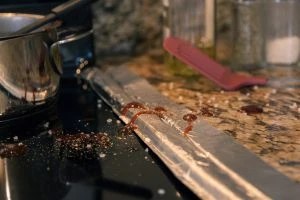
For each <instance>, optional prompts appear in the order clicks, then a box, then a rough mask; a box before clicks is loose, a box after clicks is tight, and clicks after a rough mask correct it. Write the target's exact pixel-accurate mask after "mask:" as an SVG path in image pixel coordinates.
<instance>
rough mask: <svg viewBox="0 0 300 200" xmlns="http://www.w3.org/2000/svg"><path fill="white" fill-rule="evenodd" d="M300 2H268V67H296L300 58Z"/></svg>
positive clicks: (266, 36)
mask: <svg viewBox="0 0 300 200" xmlns="http://www.w3.org/2000/svg"><path fill="white" fill-rule="evenodd" d="M299 10H300V1H299V0H266V10H265V27H266V34H265V55H266V62H267V64H268V65H282V66H288V65H295V64H297V63H298V62H299V57H300V22H299V20H300V12H299Z"/></svg>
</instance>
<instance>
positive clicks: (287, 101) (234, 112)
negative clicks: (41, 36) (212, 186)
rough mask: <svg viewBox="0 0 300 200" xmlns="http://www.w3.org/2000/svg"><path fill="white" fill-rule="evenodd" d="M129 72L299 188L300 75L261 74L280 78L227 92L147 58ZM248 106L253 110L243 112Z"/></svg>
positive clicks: (130, 65) (133, 65) (274, 72)
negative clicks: (216, 129)
mask: <svg viewBox="0 0 300 200" xmlns="http://www.w3.org/2000/svg"><path fill="white" fill-rule="evenodd" d="M128 66H129V67H130V68H131V69H132V70H133V71H135V72H136V73H138V74H139V75H140V76H142V77H144V78H146V79H147V80H148V81H149V82H150V83H151V84H152V85H153V86H155V87H156V88H157V89H158V90H159V91H161V93H162V94H163V95H165V96H167V97H169V98H170V99H171V100H173V101H175V102H177V103H179V104H184V105H185V106H186V107H188V108H189V109H191V110H192V111H193V112H194V113H196V114H197V115H198V116H200V117H201V118H202V119H203V120H205V121H207V122H209V123H210V124H211V125H213V126H215V127H216V128H218V129H219V130H221V131H223V132H225V133H227V134H228V135H231V136H232V137H234V138H235V139H236V140H237V141H238V142H240V143H241V144H243V145H244V146H245V147H246V148H248V149H249V150H250V151H252V152H254V153H256V154H257V155H258V156H259V157H261V158H262V159H263V160H264V161H265V162H267V163H269V164H270V165H272V166H273V167H274V168H276V169H277V170H279V171H280V172H282V173H283V174H285V175H287V176H288V177H290V178H291V179H293V180H294V181H297V182H300V123H299V122H300V120H299V119H300V84H299V82H300V80H299V77H300V70H295V71H293V72H292V73H291V72H290V71H285V70H284V71H283V72H282V71H281V70H277V69H274V70H270V69H268V70H265V71H263V70H261V71H259V73H267V74H268V75H269V76H272V77H276V79H275V80H276V81H275V82H273V81H272V82H271V83H272V86H266V87H256V86H254V87H251V88H244V89H242V90H240V91H233V92H227V91H222V90H221V89H220V88H218V87H217V86H215V85H214V84H213V83H212V82H210V81H209V80H207V79H206V78H204V77H202V76H198V75H193V76H185V77H183V76H175V75H173V74H172V73H170V71H169V70H168V68H167V67H166V66H164V65H163V64H161V63H158V62H156V61H154V60H153V59H150V58H149V57H147V56H143V57H140V58H137V59H134V60H133V61H130V62H129V63H128ZM283 74H284V76H285V77H284V76H283ZM287 75H288V76H293V77H297V78H296V79H293V80H292V81H287V80H290V78H289V79H287V78H286V76H287ZM275 86H276V87H275ZM278 86H280V87H278ZM245 106H250V107H246V109H245ZM253 170H255V169H253Z"/></svg>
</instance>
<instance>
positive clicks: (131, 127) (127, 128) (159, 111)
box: [119, 102, 167, 135]
mask: <svg viewBox="0 0 300 200" xmlns="http://www.w3.org/2000/svg"><path fill="white" fill-rule="evenodd" d="M132 106H135V107H132ZM130 108H139V109H144V110H142V111H140V112H138V113H136V114H135V115H134V116H133V117H132V118H131V120H130V122H129V123H128V124H127V125H126V126H125V127H123V128H122V129H121V130H120V131H119V133H120V134H122V135H130V134H131V133H132V132H133V131H134V130H135V129H136V128H137V126H136V125H135V121H136V120H137V119H138V118H139V117H140V116H141V115H146V114H147V115H156V116H158V117H159V118H163V113H164V112H167V110H166V109H165V108H163V107H161V106H158V107H155V108H154V109H149V110H146V107H145V106H144V105H142V104H141V103H137V102H132V103H129V104H127V105H125V107H124V108H123V109H122V110H121V114H123V113H124V114H123V115H125V114H126V112H127V111H128V109H130Z"/></svg>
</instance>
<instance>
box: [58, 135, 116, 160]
mask: <svg viewBox="0 0 300 200" xmlns="http://www.w3.org/2000/svg"><path fill="white" fill-rule="evenodd" d="M111 145H112V143H111V141H110V138H109V137H108V136H106V135H105V134H103V133H93V134H85V133H79V134H71V135H59V136H56V137H55V147H56V148H57V149H58V150H59V151H61V150H64V152H65V155H66V156H68V157H81V156H84V157H86V156H90V155H91V156H94V155H96V154H97V151H98V150H104V149H107V148H109V147H110V146H111Z"/></svg>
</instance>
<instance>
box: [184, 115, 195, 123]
mask: <svg viewBox="0 0 300 200" xmlns="http://www.w3.org/2000/svg"><path fill="white" fill-rule="evenodd" d="M182 119H183V120H184V121H187V122H193V121H195V120H196V119H197V116H196V115H194V114H186V115H184V116H183V117H182Z"/></svg>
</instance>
